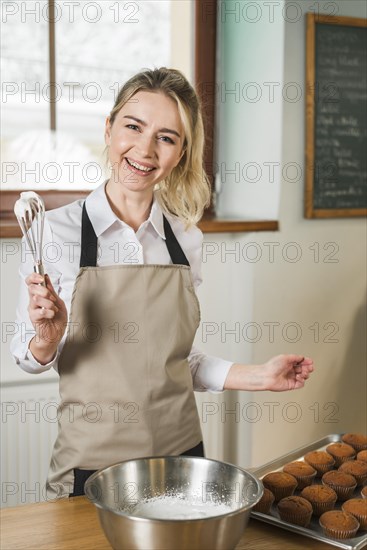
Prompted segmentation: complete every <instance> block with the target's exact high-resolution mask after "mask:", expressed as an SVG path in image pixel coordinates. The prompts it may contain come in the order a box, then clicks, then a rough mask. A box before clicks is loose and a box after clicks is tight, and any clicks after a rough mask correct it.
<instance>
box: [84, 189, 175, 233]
mask: <svg viewBox="0 0 367 550" xmlns="http://www.w3.org/2000/svg"><path fill="white" fill-rule="evenodd" d="M106 183H107V181H105V182H104V183H103V184H102V185H99V186H98V187H97V188H96V189H94V191H92V192H91V193H90V194H89V195H88V196H87V198H86V208H87V212H88V216H89V218H90V221H91V223H92V225H93V229H94V231H95V232H96V235H97V237H100V236H101V235H102V233H104V232H105V231H106V230H107V229H109V228H110V227H111V225H113V224H114V223H116V222H119V223H120V224H122V225H125V226H126V227H129V226H128V225H127V224H126V223H125V222H123V221H121V220H120V219H119V218H118V217H117V216H116V214H115V213H114V212H113V210H112V208H111V206H110V204H109V202H108V199H107V196H106V191H105V186H106ZM149 223H150V224H151V225H152V227H153V228H154V230H155V231H156V232H157V233H158V235H159V236H160V237H161V238H162V239H165V238H166V236H165V234H164V226H163V212H162V209H161V207H160V205H159V202H158V200H157V196H156V194H155V193H154V195H153V204H152V208H151V210H150V214H149V218H148V219H147V225H148V224H149Z"/></svg>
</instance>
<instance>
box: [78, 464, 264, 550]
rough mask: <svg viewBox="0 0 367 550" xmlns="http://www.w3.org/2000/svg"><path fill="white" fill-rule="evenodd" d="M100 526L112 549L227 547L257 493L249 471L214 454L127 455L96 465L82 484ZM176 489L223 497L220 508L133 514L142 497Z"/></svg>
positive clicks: (205, 498) (215, 499) (213, 499)
mask: <svg viewBox="0 0 367 550" xmlns="http://www.w3.org/2000/svg"><path fill="white" fill-rule="evenodd" d="M85 493H86V495H87V497H88V498H89V499H90V500H91V501H92V502H93V503H94V504H95V505H96V507H97V510H98V515H99V519H100V522H101V525H102V528H103V530H104V532H105V534H106V537H107V538H108V540H109V542H110V544H111V546H112V547H113V548H114V549H115V550H134V549H135V550H233V548H235V546H236V544H237V543H238V542H239V540H240V538H241V536H242V535H243V531H244V529H245V527H246V524H247V522H248V519H249V515H250V510H251V508H252V507H253V506H254V505H255V504H256V503H257V502H258V501H259V500H260V498H261V496H262V494H263V486H262V483H261V482H260V481H259V480H258V479H257V478H256V477H254V476H253V475H252V474H250V473H249V472H247V471H246V470H243V469H242V468H238V467H237V466H233V465H232V464H228V463H225V462H219V461H217V460H210V459H206V458H198V457H189V456H168V457H155V458H139V459H136V460H127V461H125V462H120V463H118V464H114V465H112V466H109V467H108V468H104V469H103V470H99V471H98V472H96V473H95V474H93V475H92V476H91V477H90V478H89V479H88V480H87V482H86V484H85ZM160 495H180V497H181V498H187V499H189V500H190V499H192V498H196V499H200V500H201V502H204V503H208V506H211V509H212V506H213V503H218V504H219V503H225V504H227V505H228V506H229V507H230V511H229V512H228V513H225V514H223V513H222V514H221V515H217V516H211V517H204V518H198V519H186V518H185V519H151V518H146V517H138V516H134V515H133V508H134V506H136V505H137V504H138V503H139V502H142V501H144V500H145V499H147V498H152V497H156V496H160Z"/></svg>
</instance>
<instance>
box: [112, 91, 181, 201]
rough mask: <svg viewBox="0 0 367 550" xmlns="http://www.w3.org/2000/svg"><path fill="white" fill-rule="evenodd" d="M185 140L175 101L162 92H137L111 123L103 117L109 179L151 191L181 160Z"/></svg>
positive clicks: (116, 182)
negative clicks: (109, 167)
mask: <svg viewBox="0 0 367 550" xmlns="http://www.w3.org/2000/svg"><path fill="white" fill-rule="evenodd" d="M184 140H185V136H184V130H183V125H182V122H181V119H180V115H179V112H178V108H177V104H176V103H175V101H174V100H173V99H171V98H170V97H168V96H166V95H165V94H163V93H161V92H147V91H140V92H137V93H136V94H135V95H134V96H133V97H132V98H131V99H130V101H128V102H127V103H126V104H125V105H124V106H123V107H122V108H121V109H120V111H119V112H118V113H117V115H116V118H115V120H114V122H113V124H112V125H111V123H110V120H109V118H108V119H107V121H106V130H105V141H106V145H107V146H108V147H109V160H110V163H111V165H112V177H111V179H110V183H112V185H114V186H116V185H118V186H119V187H120V189H122V188H123V189H125V191H126V192H128V191H130V192H132V191H135V192H151V193H153V188H154V186H155V185H156V184H157V183H159V182H160V181H162V180H163V179H164V178H166V177H167V176H168V175H169V174H170V173H171V171H172V170H173V168H175V166H177V164H178V163H179V162H180V160H181V157H182V156H183V154H184V151H183V145H184ZM111 180H112V181H111Z"/></svg>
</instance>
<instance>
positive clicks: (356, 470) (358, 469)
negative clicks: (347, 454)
mask: <svg viewBox="0 0 367 550" xmlns="http://www.w3.org/2000/svg"><path fill="white" fill-rule="evenodd" d="M338 471H339V472H344V473H345V474H352V476H353V477H355V478H356V480H357V485H363V484H364V482H365V481H366V479H367V462H363V460H350V461H348V462H344V463H343V464H342V465H341V466H339V470H338Z"/></svg>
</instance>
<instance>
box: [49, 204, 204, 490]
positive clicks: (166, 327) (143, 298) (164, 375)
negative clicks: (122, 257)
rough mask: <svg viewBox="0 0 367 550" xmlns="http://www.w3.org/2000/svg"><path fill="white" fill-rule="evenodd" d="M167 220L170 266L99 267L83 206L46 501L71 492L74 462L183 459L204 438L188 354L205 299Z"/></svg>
mask: <svg viewBox="0 0 367 550" xmlns="http://www.w3.org/2000/svg"><path fill="white" fill-rule="evenodd" d="M164 226H165V235H166V244H167V248H168V251H169V253H170V255H171V258H172V262H173V264H172V265H171V264H170V265H117V266H103V267H95V265H96V256H97V237H96V235H95V233H94V230H93V227H92V225H91V222H90V220H89V218H88V214H87V212H86V208H85V205H84V207H83V218H82V244H81V249H82V253H81V268H80V271H79V274H78V276H77V279H76V281H75V286H74V290H73V294H72V300H71V311H70V318H69V323H70V324H69V328H68V334H67V339H66V342H65V345H64V347H63V350H62V352H61V355H60V358H59V375H60V397H61V402H60V406H59V433H58V437H57V439H56V443H55V446H54V450H53V454H52V458H51V465H50V472H49V477H48V480H47V496H48V498H60V497H63V496H69V494H71V493H72V492H73V485H74V468H78V469H83V470H84V469H85V470H97V469H100V468H103V467H105V466H108V465H110V464H113V463H115V462H119V461H122V460H127V459H132V458H139V457H143V456H159V455H178V454H181V453H183V452H184V451H186V450H187V449H190V448H192V447H194V446H195V445H197V444H198V443H199V442H200V441H201V440H202V434H201V428H200V421H199V415H198V412H197V408H196V403H195V397H194V392H193V384H192V377H191V372H190V368H189V364H188V360H187V357H188V355H189V353H190V350H191V347H192V343H193V340H194V337H195V333H196V330H197V328H198V326H199V322H200V309H199V303H198V300H197V297H196V294H195V291H194V288H193V283H192V276H191V270H190V267H189V265H188V262H187V259H186V257H185V255H184V253H183V251H182V249H181V247H180V245H179V244H178V241H177V239H176V238H175V236H174V234H173V232H172V229H171V227H170V226H169V223H168V221H167V219H166V218H165V217H164ZM182 264H186V265H182Z"/></svg>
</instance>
